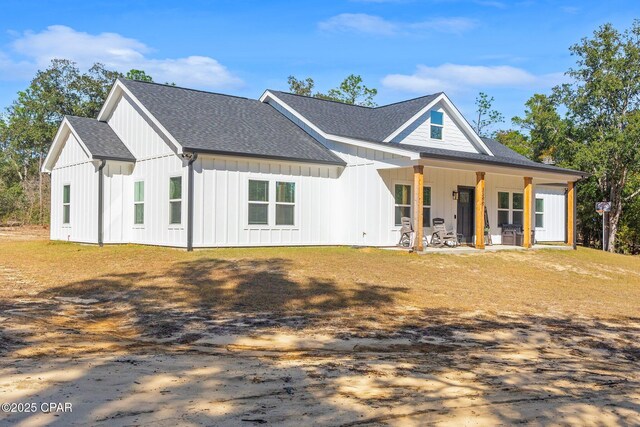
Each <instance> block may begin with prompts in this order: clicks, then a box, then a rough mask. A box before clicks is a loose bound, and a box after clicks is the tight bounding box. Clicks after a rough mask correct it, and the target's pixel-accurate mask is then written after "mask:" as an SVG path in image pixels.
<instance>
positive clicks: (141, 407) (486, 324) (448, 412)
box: [0, 258, 640, 425]
mask: <svg viewBox="0 0 640 427" xmlns="http://www.w3.org/2000/svg"><path fill="white" fill-rule="evenodd" d="M290 270H291V265H290V262H289V261H288V260H286V259H280V258H271V259H265V260H224V259H215V258H206V259H200V260H197V261H189V262H182V263H178V264H175V265H172V266H168V268H167V270H166V271H165V272H164V273H163V274H161V275H149V274H146V273H143V272H137V273H127V274H115V275H109V276H105V277H97V278H94V279H91V280H84V281H80V282H77V283H71V284H65V285H62V286H60V287H57V288H53V289H50V290H48V291H47V292H43V293H42V294H40V295H38V296H37V298H33V299H23V300H16V301H3V302H2V303H1V304H2V307H0V308H1V309H2V313H3V314H2V315H3V316H5V317H7V318H8V319H9V321H8V322H6V321H5V322H4V323H3V329H2V334H1V335H0V343H4V347H0V351H2V352H3V354H4V356H5V357H7V358H9V359H11V361H12V362H11V364H10V365H8V366H5V367H4V368H3V369H2V370H0V372H1V374H2V375H0V377H5V378H12V381H13V382H14V383H15V382H20V381H22V382H24V383H25V384H26V383H28V382H29V381H27V378H28V377H29V378H44V380H43V381H44V382H43V383H42V384H41V387H39V388H38V387H33V390H30V389H29V388H28V387H27V388H26V389H25V390H24V391H23V392H20V391H19V390H17V387H14V388H15V389H14V390H13V393H14V394H13V396H23V397H24V398H29V399H35V398H36V397H37V399H38V400H41V401H45V400H54V401H55V400H61V399H62V398H61V396H70V398H71V399H74V402H75V403H76V404H77V408H78V412H77V413H76V415H74V416H76V417H78V418H76V419H77V423H78V424H95V423H105V424H109V423H113V422H116V423H123V424H127V423H129V424H136V423H143V424H144V423H151V422H161V423H165V424H171V423H173V424H175V423H178V424H179V423H186V422H193V423H199V424H208V425H217V424H223V425H224V424H233V425H238V424H241V423H242V422H245V423H248V424H247V425H251V424H256V423H263V422H264V423H272V424H291V425H293V424H300V423H303V424H304V423H311V422H315V423H319V424H320V423H329V424H334V425H358V424H364V425H366V424H373V425H375V424H400V423H409V424H416V425H419V424H424V423H438V422H443V423H447V422H448V423H458V424H459V423H462V422H464V421H465V420H469V419H474V420H475V421H476V422H478V423H479V424H499V423H502V424H514V423H519V422H531V423H539V424H546V423H554V422H566V423H570V424H588V423H593V424H633V423H634V422H638V421H639V420H638V415H637V414H640V377H639V372H640V359H639V358H640V347H639V346H638V343H637V338H638V336H640V318H625V319H618V320H616V321H613V320H608V321H602V320H598V319H590V318H569V317H564V316H561V315H538V316H533V315H515V314H509V315H500V314H497V315H488V314H474V315H470V314H469V313H461V312H450V311H446V310H407V309H406V308H404V307H402V304H401V298H402V296H403V294H404V293H406V292H407V291H408V288H405V287H387V286H382V285H376V284H368V283H355V284H343V283H336V282H335V281H332V280H327V279H326V278H309V279H300V278H296V277H292V275H291V273H290ZM220 337H227V338H225V339H221V340H220ZM216 340H219V341H216ZM323 340H324V341H323ZM67 356H68V357H71V359H69V358H67ZM80 356H81V357H80ZM36 357H39V358H41V360H42V362H38V363H33V362H32V361H31V360H32V359H33V358H36ZM76 357H77V358H78V359H74V358H76ZM31 381H33V380H31ZM7 387H9V386H6V385H3V384H0V391H2V389H3V388H7ZM20 393H23V394H22V395H21V394H20ZM96 394H100V395H101V398H100V399H93V398H90V397H91V396H92V395H93V396H94V397H95V395H96ZM25 396H26V397H25ZM14 399H19V397H14ZM634 414H635V415H634ZM39 416H42V414H40V415H33V414H22V415H20V416H15V417H13V418H7V417H6V418H5V419H4V420H7V422H8V420H10V421H12V422H15V421H18V420H23V421H25V422H29V421H31V422H33V423H37V422H38V420H39V418H38V417H39ZM634 417H635V418H634ZM4 420H3V419H1V418H0V424H2V422H3V421H4ZM59 420H60V421H64V420H65V418H64V415H61V417H60V418H59ZM243 420H244V421H243ZM54 421H55V419H54ZM44 424H46V422H45V423H44Z"/></svg>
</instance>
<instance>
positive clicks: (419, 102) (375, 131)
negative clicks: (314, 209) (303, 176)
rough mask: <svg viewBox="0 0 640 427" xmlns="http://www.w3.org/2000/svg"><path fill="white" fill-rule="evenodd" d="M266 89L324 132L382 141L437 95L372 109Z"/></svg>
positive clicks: (437, 94)
mask: <svg viewBox="0 0 640 427" xmlns="http://www.w3.org/2000/svg"><path fill="white" fill-rule="evenodd" d="M269 92H271V93H273V94H274V95H275V96H277V97H278V98H280V99H281V100H282V101H283V102H285V103H286V104H287V105H289V106H290V107H291V108H293V109H294V110H296V111H297V112H298V113H300V114H302V115H303V116H304V117H305V118H307V119H308V120H309V121H311V123H313V124H314V125H316V126H318V127H319V128H320V129H321V130H322V131H323V132H326V133H330V134H333V135H339V136H346V137H351V138H358V139H364V140H367V141H383V140H384V139H385V138H386V137H388V136H389V135H390V134H391V133H392V132H393V131H395V130H396V129H398V128H399V127H400V126H402V124H403V123H405V122H406V121H407V120H409V119H410V118H411V117H413V116H414V115H415V114H416V113H417V112H418V111H420V110H421V109H423V108H424V107H425V106H427V105H428V104H429V103H430V102H431V101H433V100H434V99H435V98H437V97H438V96H439V95H440V93H436V94H433V95H427V96H423V97H420V98H415V99H411V100H408V101H403V102H398V103H396V104H389V105H385V106H382V107H375V108H371V107H362V106H359V105H351V104H344V103H342V102H336V101H328V100H324V99H319V98H311V97H308V96H301V95H295V94H292V93H287V92H280V91H277V90H270V91H269Z"/></svg>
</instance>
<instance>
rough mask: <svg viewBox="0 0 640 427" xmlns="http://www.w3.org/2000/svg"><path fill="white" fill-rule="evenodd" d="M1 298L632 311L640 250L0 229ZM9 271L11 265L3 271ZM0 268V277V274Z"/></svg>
mask: <svg viewBox="0 0 640 427" xmlns="http://www.w3.org/2000/svg"><path fill="white" fill-rule="evenodd" d="M0 264H1V265H2V266H3V268H4V270H5V275H9V276H10V275H11V274H17V275H19V276H20V278H21V280H23V281H25V286H16V285H15V283H12V282H7V281H5V282H4V286H3V287H2V297H3V298H8V297H18V296H20V295H24V294H30V295H33V294H34V293H35V294H40V295H47V296H76V297H85V298H96V297H99V296H100V295H110V294H115V293H132V294H133V293H135V294H136V295H139V296H141V297H142V298H144V299H145V300H146V301H154V302H155V303H157V304H158V305H163V304H169V305H172V306H183V307H187V308H189V307H191V308H193V307H205V308H209V309H212V310H218V311H219V310H233V311H245V312H250V311H274V312H279V313H283V312H298V311H300V310H303V311H305V312H310V313H313V312H326V311H327V310H330V311H334V310H338V311H340V310H357V309H371V308H375V309H376V310H382V311H387V310H390V309H394V308H402V307H414V308H418V309H445V310H454V311H474V310H482V311H486V312H495V313H500V312H514V313H528V314H532V313H535V314H541V313H548V312H552V313H556V314H558V313H560V314H565V315H571V314H579V315H585V316H597V317H603V318H619V317H629V316H631V317H632V316H638V315H640V312H639V305H638V302H639V301H640V257H629V256H621V255H615V254H609V253H603V252H601V251H597V250H592V249H583V248H579V249H578V250H577V251H553V250H548V251H546V250H540V251H535V252H533V251H532V252H499V253H486V254H478V255H476V254H473V255H455V256H451V255H446V254H445V255H438V254H429V255H425V256H416V255H413V254H408V253H404V252H399V251H386V250H380V249H352V248H347V247H321V248H317V247H314V248H304V247H302V248H238V249H209V250H196V251H195V252H192V253H188V252H186V251H184V250H178V249H172V248H162V247H149V246H137V245H124V246H105V247H104V248H98V247H96V246H90V245H79V244H74V243H66V242H49V241H46V240H23V241H17V240H15V239H9V238H5V239H4V240H0ZM12 272H14V273H12ZM0 277H1V276H0Z"/></svg>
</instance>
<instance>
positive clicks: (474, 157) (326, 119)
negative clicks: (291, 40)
mask: <svg viewBox="0 0 640 427" xmlns="http://www.w3.org/2000/svg"><path fill="white" fill-rule="evenodd" d="M270 92H272V93H273V94H275V95H276V96H277V97H278V98H280V99H281V100H282V101H283V102H285V103H286V104H287V105H289V106H290V107H292V108H293V109H294V110H296V111H297V112H298V113H300V114H302V115H303V116H304V117H305V118H307V119H308V120H309V121H311V122H312V123H313V124H315V125H316V126H318V127H319V128H320V129H321V130H322V131H324V132H326V133H329V134H333V135H339V136H346V137H351V138H357V139H362V140H366V141H370V142H375V143H377V144H381V145H385V146H388V147H394V148H404V149H406V150H408V151H413V152H416V153H420V155H421V156H422V157H425V158H428V157H431V158H441V159H449V160H459V161H469V162H479V163H488V164H495V165H501V166H514V167H519V168H525V169H532V170H541V171H548V172H558V173H566V174H572V175H578V176H580V175H585V173H584V172H580V171H574V170H571V169H564V168H559V167H557V166H553V165H546V164H543V163H538V162H534V161H532V160H530V159H528V158H527V157H525V156H522V155H521V154H518V153H516V152H515V151H513V150H511V149H510V148H508V147H506V146H504V145H502V144H501V143H500V142H498V141H496V140H493V139H491V138H482V140H483V142H484V143H485V144H486V145H487V147H488V148H489V150H491V152H492V153H493V154H494V155H493V156H490V155H487V154H479V153H469V152H465V151H456V150H446V149H438V148H430V147H422V146H417V145H410V144H397V143H388V142H382V141H383V140H384V139H385V138H386V137H387V136H389V135H390V134H391V133H393V131H395V130H396V129H397V128H399V127H400V126H401V125H402V124H403V123H405V122H406V121H407V120H409V119H410V118H411V117H413V116H414V115H415V114H416V113H417V112H418V111H420V110H421V109H423V108H424V107H425V106H427V105H428V104H429V103H431V101H433V100H434V99H435V98H436V97H438V96H439V95H440V94H441V93H442V92H440V93H436V94H433V95H427V96H423V97H421V98H415V99H411V100H408V101H403V102H398V103H395V104H389V105H385V106H382V107H376V108H370V107H361V106H357V105H350V104H344V103H341V102H335V101H327V100H323V99H318V98H311V97H307V96H301V95H295V94H291V93H287V92H280V91H274V90H270Z"/></svg>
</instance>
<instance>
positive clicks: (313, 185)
mask: <svg viewBox="0 0 640 427" xmlns="http://www.w3.org/2000/svg"><path fill="white" fill-rule="evenodd" d="M339 169H340V168H339V167H336V166H318V165H309V164H303V163H287V162H277V161H269V160H258V159H243V158H232V157H214V156H203V155H201V156H199V157H198V159H197V160H196V162H195V163H194V232H193V244H194V247H211V246H214V247H217V246H278V245H332V244H339V243H340V235H339V233H338V232H337V227H336V225H337V224H338V223H339V222H340V221H339V218H338V217H337V213H338V211H339V210H338V208H339V206H338V205H337V203H336V202H337V200H336V198H335V194H336V190H337V187H336V185H337V182H338V179H337V177H338V175H339V173H340V172H339ZM185 171H186V168H185ZM185 173H186V172H185ZM185 179H186V178H185ZM250 179H257V180H266V181H269V189H270V190H271V192H272V193H273V194H272V195H271V197H270V201H271V200H273V197H274V194H275V193H274V190H273V189H275V182H276V181H286V182H295V184H296V185H295V188H296V193H295V225H294V226H277V225H275V222H274V221H275V204H273V203H272V205H271V206H270V211H269V222H270V225H268V226H267V225H265V226H262V225H249V224H248V186H249V180H250Z"/></svg>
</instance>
